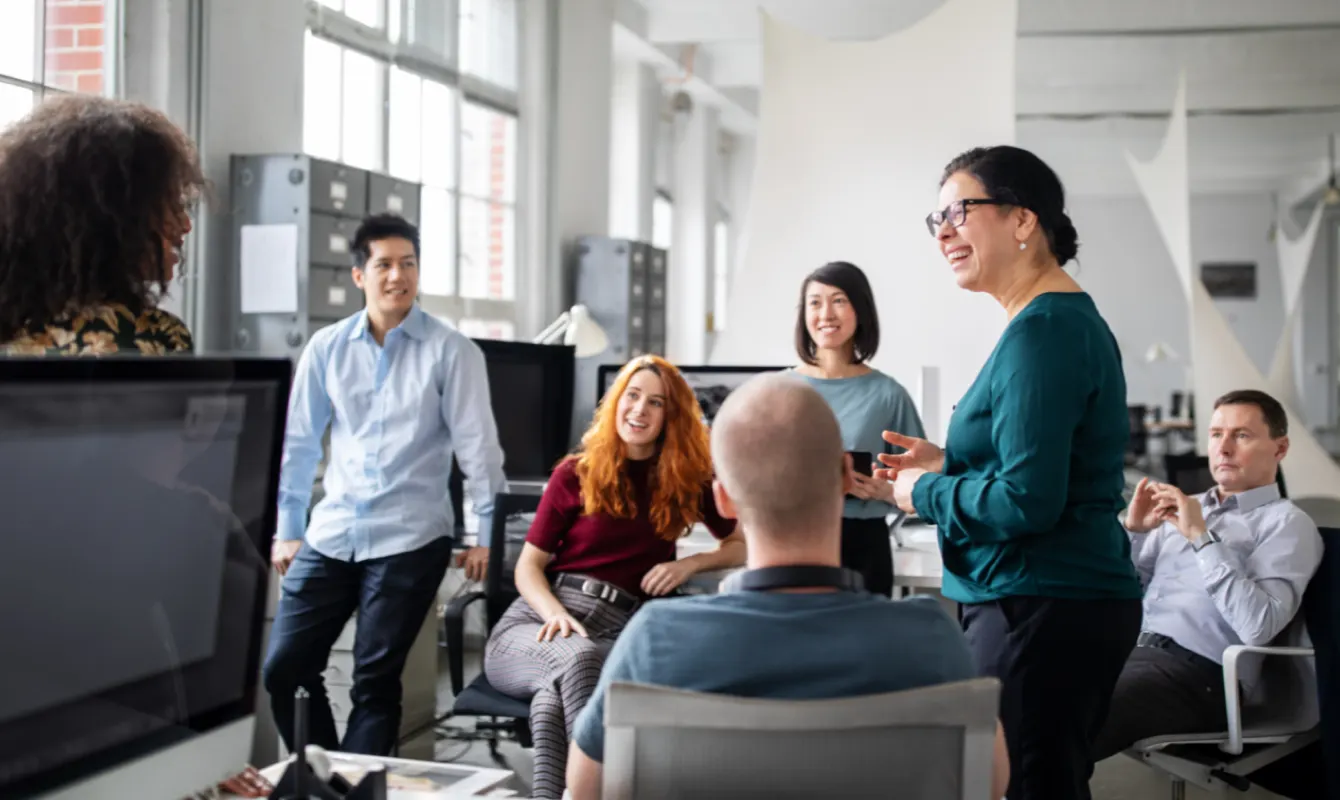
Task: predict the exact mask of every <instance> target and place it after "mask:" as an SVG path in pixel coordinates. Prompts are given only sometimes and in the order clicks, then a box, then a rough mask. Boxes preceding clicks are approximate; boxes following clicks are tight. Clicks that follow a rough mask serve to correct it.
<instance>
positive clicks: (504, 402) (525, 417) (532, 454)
mask: <svg viewBox="0 0 1340 800" xmlns="http://www.w3.org/2000/svg"><path fill="white" fill-rule="evenodd" d="M545 373H546V367H545V365H544V364H534V363H531V364H525V363H517V362H507V361H498V362H493V363H490V364H489V392H490V396H491V398H492V400H493V418H494V421H495V422H497V424H498V440H499V443H500V444H501V445H502V449H503V453H504V455H505V456H506V461H505V464H506V471H507V474H508V475H515V476H519V477H520V476H525V477H534V476H544V475H547V474H549V471H550V470H552V469H553V466H554V465H553V464H552V463H550V462H549V460H548V459H549V458H550V457H551V456H552V455H553V453H552V452H550V450H551V447H550V446H549V444H548V442H547V441H546V431H545V427H546V420H545V416H546V415H545V412H544V410H543V409H542V408H540V407H539V404H541V403H543V402H544V398H545ZM551 402H552V401H551ZM555 460H556V459H555Z"/></svg>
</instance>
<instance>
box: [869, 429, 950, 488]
mask: <svg viewBox="0 0 1340 800" xmlns="http://www.w3.org/2000/svg"><path fill="white" fill-rule="evenodd" d="M884 441H886V442H888V443H889V444H891V445H893V446H894V447H901V448H903V450H905V451H906V452H903V453H899V454H898V455H889V454H888V453H880V454H879V463H881V464H883V465H884V466H885V467H886V468H887V469H877V470H875V477H876V478H878V479H880V480H885V481H892V480H893V479H895V478H897V477H898V472H899V470H904V469H922V470H925V471H927V472H940V471H941V470H943V469H944V466H945V451H943V450H941V449H940V448H939V447H937V446H935V445H933V444H931V443H930V442H928V441H926V440H925V439H918V438H916V437H915V436H904V435H902V434H901V433H894V432H893V431H884Z"/></svg>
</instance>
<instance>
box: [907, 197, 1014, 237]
mask: <svg viewBox="0 0 1340 800" xmlns="http://www.w3.org/2000/svg"><path fill="white" fill-rule="evenodd" d="M1005 205H1009V203H1005V202H1002V201H1000V200H988V199H982V200H977V199H968V200H955V201H954V202H952V203H950V204H949V205H947V206H945V207H944V208H942V209H940V210H939V211H932V212H931V213H929V214H927V215H926V228H927V229H928V230H929V231H930V232H931V236H938V235H939V234H940V226H942V225H944V224H945V220H948V221H949V224H950V225H953V226H954V227H955V228H957V227H958V226H960V225H962V224H963V223H964V221H966V220H967V219H968V208H969V207H970V206H1005Z"/></svg>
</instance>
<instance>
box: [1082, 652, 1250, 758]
mask: <svg viewBox="0 0 1340 800" xmlns="http://www.w3.org/2000/svg"><path fill="white" fill-rule="evenodd" d="M1227 726H1228V714H1227V712H1226V711H1225V710H1224V673H1223V671H1222V668H1221V667H1220V666H1219V665H1218V664H1215V663H1214V662H1211V661H1207V660H1206V659H1201V658H1196V657H1195V656H1194V655H1192V654H1189V653H1185V652H1178V651H1177V650H1176V649H1171V650H1169V649H1159V648H1155V647H1137V648H1135V650H1134V651H1132V652H1131V657H1130V658H1129V659H1127V660H1126V666H1125V667H1124V668H1123V669H1122V670H1121V677H1119V678H1117V688H1116V691H1114V692H1113V693H1112V710H1111V711H1109V712H1108V713H1107V721H1106V722H1105V723H1103V729H1102V732H1101V733H1099V734H1098V740H1097V741H1096V742H1095V743H1094V746H1093V759H1094V761H1102V760H1103V759H1105V758H1109V757H1111V756H1114V755H1116V754H1117V753H1120V752H1121V751H1123V750H1125V749H1126V748H1128V747H1130V746H1131V745H1133V744H1135V743H1136V742H1138V741H1140V740H1141V739H1146V738H1148V737H1150V736H1166V735H1169V734H1173V733H1213V732H1215V731H1222V730H1225V729H1226V728H1227Z"/></svg>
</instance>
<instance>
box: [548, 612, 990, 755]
mask: <svg viewBox="0 0 1340 800" xmlns="http://www.w3.org/2000/svg"><path fill="white" fill-rule="evenodd" d="M973 677H975V675H974V673H973V667H972V658H971V656H970V655H969V653H968V645H967V642H966V641H964V639H963V633H962V632H961V631H960V630H959V627H958V625H956V624H955V623H954V621H953V620H951V619H950V618H949V615H948V614H946V613H945V611H944V609H943V608H941V607H940V604H939V603H937V602H936V601H935V600H933V599H931V598H929V597H915V598H911V599H908V600H889V599H888V598H886V597H880V596H877V595H873V594H868V593H864V592H862V593H856V592H831V593H823V594H790V593H782V592H746V591H739V592H728V593H725V594H715V595H704V596H699V597H685V598H675V599H671V600H657V601H655V602H652V603H648V604H647V605H645V606H643V607H642V608H641V609H640V610H639V611H638V612H637V614H635V615H633V619H632V621H631V622H630V623H629V624H628V627H627V628H625V629H624V631H623V633H622V634H620V636H619V639H618V641H616V642H615V643H614V649H613V650H611V651H610V655H609V658H608V659H607V660H606V661H605V668H604V670H603V671H602V672H601V673H600V683H599V684H598V685H597V686H596V690H595V693H594V694H593V695H591V700H590V702H589V703H587V705H586V708H585V709H583V710H582V713H581V715H580V716H578V717H577V724H576V725H575V726H574V728H573V733H572V739H573V741H574V742H576V743H577V746H579V747H580V748H581V749H582V752H583V753H585V754H586V755H588V756H590V757H591V758H593V759H595V760H596V761H603V760H604V757H605V695H606V692H607V690H608V688H609V685H610V683H611V682H612V681H631V682H633V683H643V684H650V685H653V686H668V687H671V688H675V689H688V690H692V691H698V692H714V693H717V694H727V695H734V696H737V697H771V698H779V699H807V700H819V699H825V698H833V697H854V696H859V695H867V694H879V693H881V692H896V691H902V690H904V689H915V688H918V687H922V686H932V685H936V684H941V683H949V682H952V681H960V680H968V679H970V678H973Z"/></svg>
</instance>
